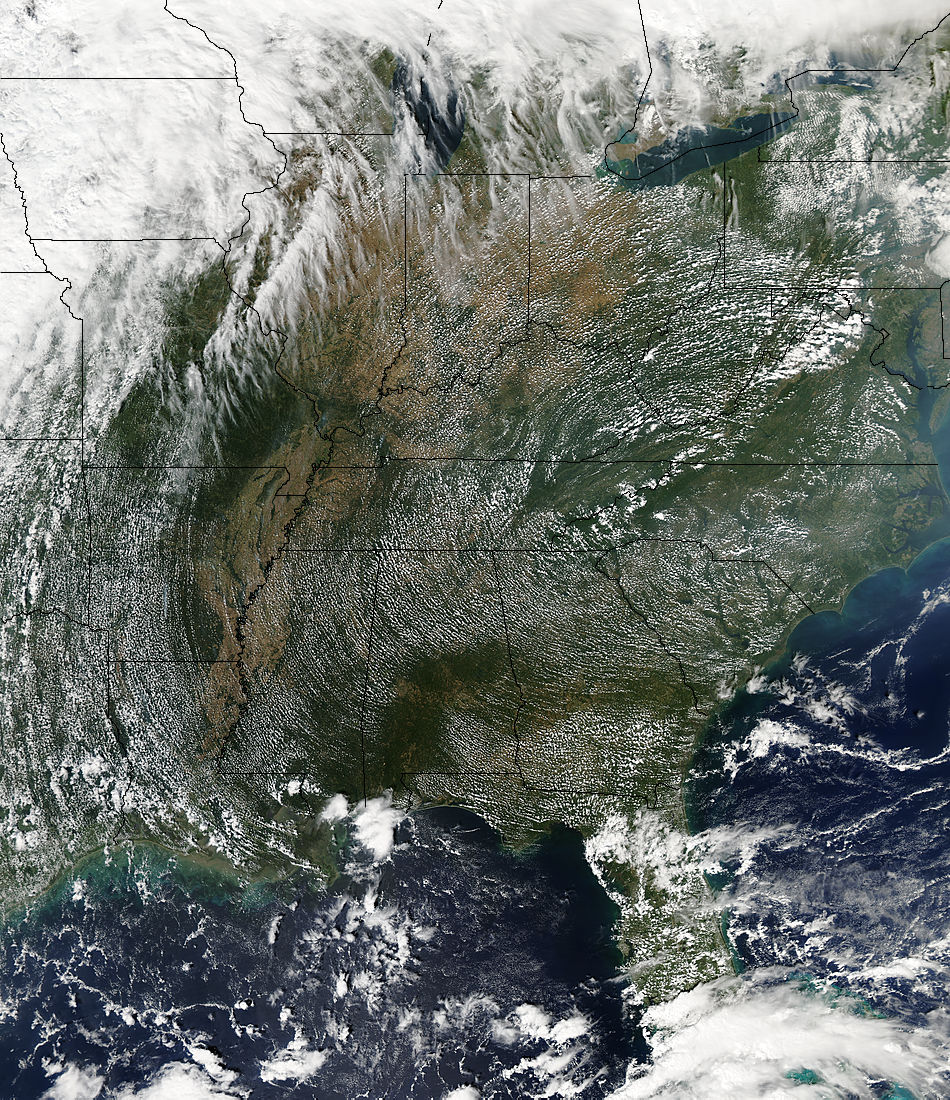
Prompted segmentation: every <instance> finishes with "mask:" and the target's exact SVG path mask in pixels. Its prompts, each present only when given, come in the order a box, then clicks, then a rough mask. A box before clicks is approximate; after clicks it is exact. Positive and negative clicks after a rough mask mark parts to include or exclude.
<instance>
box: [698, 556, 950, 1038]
mask: <svg viewBox="0 0 950 1100" xmlns="http://www.w3.org/2000/svg"><path fill="white" fill-rule="evenodd" d="M754 687H756V688H757V689H758V690H755V691H752V692H743V693H741V694H740V695H739V696H738V697H737V698H736V699H735V700H734V701H733V703H732V704H731V705H730V706H729V707H728V708H727V709H726V710H725V711H724V712H723V714H722V715H721V716H720V717H719V719H718V721H717V723H716V724H715V726H714V727H713V729H711V730H710V732H709V735H708V736H707V738H706V741H705V743H704V744H703V746H702V748H701V750H700V752H699V754H698V757H697V760H696V764H695V768H694V772H693V776H692V779H691V783H690V789H689V805H690V812H691V817H692V826H693V828H694V829H695V830H696V831H703V830H709V835H710V842H711V844H712V845H713V847H714V848H715V847H716V845H717V843H718V845H719V847H720V849H721V859H722V863H723V869H722V873H721V874H718V875H714V876H712V881H713V884H714V885H715V886H716V887H717V888H718V889H719V890H720V891H721V892H722V893H721V895H720V900H721V901H723V902H724V903H725V904H726V905H727V907H728V910H727V916H726V918H725V924H726V933H727V936H728V938H729V941H730V943H731V945H732V946H733V948H734V949H735V951H736V952H737V956H738V959H739V961H740V964H741V965H743V966H745V967H750V968H761V967H767V966H772V965H781V966H784V967H791V968H793V969H795V970H799V971H801V972H803V973H807V974H809V975H812V976H815V977H817V978H822V979H831V980H833V981H834V982H835V983H836V985H837V986H838V987H839V988H840V989H842V990H843V991H846V992H848V993H853V994H855V995H856V996H858V997H859V998H861V999H862V1003H865V1004H866V1005H868V1006H869V1008H870V1009H871V1010H874V1011H880V1012H882V1013H884V1014H886V1015H889V1016H897V1017H899V1018H901V1019H903V1020H905V1021H907V1022H908V1024H910V1025H914V1026H920V1025H923V1024H924V1023H925V1022H926V1020H927V1016H928V1013H931V1012H933V1011H934V1010H939V1009H940V1008H941V1007H942V1006H944V1005H946V1004H947V1003H948V1000H950V751H948V738H950V543H948V542H947V541H943V542H940V543H937V544H935V545H934V546H933V547H931V548H930V549H928V550H927V551H925V552H924V553H923V554H922V555H921V556H920V557H919V558H918V559H917V560H916V561H915V562H914V563H913V565H912V566H911V567H910V569H909V570H908V571H907V572H906V573H905V572H904V571H902V570H897V569H891V570H885V571H883V572H881V573H877V574H875V575H874V576H872V577H869V578H868V579H867V580H865V581H864V582H863V583H861V584H860V585H858V586H857V588H855V589H854V591H853V592H852V593H851V594H850V596H849V597H848V600H847V603H846V604H845V606H844V608H843V611H842V613H841V614H840V615H839V614H834V613H831V612H826V613H822V614H819V615H816V616H813V617H812V618H809V619H807V620H806V621H804V622H803V623H801V624H800V625H799V626H798V628H797V629H796V630H795V631H794V633H793V634H792V636H791V639H790V641H789V644H788V647H787V651H786V653H785V655H784V656H783V657H782V658H781V659H780V660H779V661H777V662H776V663H775V664H774V665H772V666H771V667H770V668H768V669H767V670H766V674H765V676H764V677H763V678H762V680H760V681H759V682H758V683H757V684H755V685H754Z"/></svg>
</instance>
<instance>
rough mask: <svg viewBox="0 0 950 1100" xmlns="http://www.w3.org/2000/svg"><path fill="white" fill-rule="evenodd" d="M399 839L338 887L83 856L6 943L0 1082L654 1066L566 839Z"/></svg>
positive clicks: (367, 1077)
mask: <svg viewBox="0 0 950 1100" xmlns="http://www.w3.org/2000/svg"><path fill="white" fill-rule="evenodd" d="M396 841H397V843H396V847H395V849H394V852H393V854H392V857H391V859H390V860H389V861H387V862H385V863H383V864H374V863H372V861H371V860H370V859H369V858H368V856H367V854H366V853H362V852H361V851H360V850H359V848H358V846H355V847H354V846H352V845H350V846H348V847H347V850H346V851H345V852H344V856H343V858H344V864H345V867H344V873H343V874H342V875H341V877H340V879H339V880H338V881H337V882H336V883H334V886H333V887H332V888H331V889H330V890H325V889H323V888H322V887H320V886H319V884H317V883H314V882H313V880H312V879H311V878H310V877H309V876H306V875H303V874H301V875H298V876H296V877H295V878H293V879H290V880H285V881H283V882H280V883H274V884H264V885H260V886H256V887H253V888H245V887H241V886H240V885H239V884H237V883H235V882H234V881H233V880H230V879H228V878H227V877H226V876H223V875H220V874H217V873H215V872H213V871H211V870H209V869H207V868H203V867H199V866H197V865H195V864H191V863H188V862H187V861H182V860H178V859H176V858H175V857H174V856H172V855H170V854H169V853H167V852H164V851H161V850H158V849H155V848H152V847H147V846H137V847H135V848H133V849H131V850H128V851H124V852H119V853H115V854H114V855H113V856H112V857H111V859H110V860H108V861H107V860H106V859H105V858H104V857H99V858H96V859H91V860H88V861H87V862H86V863H85V864H84V865H83V867H82V868H81V869H80V872H79V873H78V874H77V875H76V876H72V877H70V878H68V879H66V880H63V881H62V882H61V883H60V884H58V885H57V886H56V888H55V889H53V890H52V891H50V893H49V894H48V895H47V896H46V897H45V898H44V899H43V901H42V903H41V904H39V905H37V906H35V907H34V908H33V909H32V910H30V911H29V912H27V913H25V914H21V915H20V916H19V918H18V919H15V920H13V921H12V922H10V923H8V924H7V925H6V927H5V928H4V929H3V931H2V935H0V979H2V987H3V989H4V991H5V994H6V995H7V997H8V998H10V999H9V1001H8V1008H7V1010H6V1011H5V1012H4V1013H3V1014H0V1080H3V1079H6V1080H8V1081H11V1082H13V1086H12V1087H13V1092H12V1093H3V1091H2V1090H0V1095H15V1096H16V1097H17V1100H29V1098H31V1097H40V1096H42V1095H43V1094H44V1092H45V1091H46V1090H47V1089H48V1088H49V1087H50V1086H51V1084H52V1083H53V1082H54V1081H55V1080H58V1077H57V1074H64V1073H68V1072H71V1070H70V1068H69V1067H73V1069H75V1070H76V1071H77V1072H78V1071H79V1070H81V1071H82V1072H83V1073H86V1074H87V1075H90V1074H91V1075H93V1076H94V1077H96V1078H97V1079H98V1080H99V1086H98V1087H99V1088H100V1089H101V1092H99V1093H92V1095H102V1096H113V1095H119V1094H121V1095H122V1096H123V1097H125V1096H126V1095H127V1093H126V1092H125V1091H123V1090H131V1093H130V1094H133V1095H134V1094H135V1093H136V1090H139V1089H143V1088H145V1087H146V1086H148V1085H150V1084H153V1083H155V1082H160V1083H161V1082H164V1083H165V1084H167V1086H168V1087H169V1088H172V1087H173V1086H174V1087H179V1086H178V1085H177V1084H175V1081H177V1080H178V1079H177V1078H175V1079H174V1080H173V1079H171V1078H168V1080H166V1078H167V1075H168V1074H170V1073H178V1074H184V1075H185V1076H186V1077H187V1079H188V1080H190V1081H191V1082H192V1084H193V1086H194V1087H195V1088H197V1087H198V1084H195V1082H197V1083H201V1082H204V1083H205V1085H206V1086H208V1087H210V1085H208V1082H211V1084H214V1082H215V1081H217V1082H218V1084H219V1085H221V1084H222V1082H223V1084H224V1085H227V1087H228V1088H229V1089H232V1090H234V1091H233V1095H240V1096H249V1097H253V1098H266V1097H271V1096H274V1097H276V1096H285V1095H287V1092H288V1089H291V1090H292V1091H293V1095H294V1096H300V1097H319V1098H320V1100H331V1098H336V1097H339V1098H340V1100H344V1098H346V1100H350V1098H352V1097H355V1096H359V1095H370V1096H378V1097H392V1098H400V1097H410V1096H412V1097H430V1096H431V1097H441V1096H443V1095H445V1094H446V1093H447V1092H449V1091H451V1090H452V1089H453V1088H461V1087H463V1086H475V1085H477V1087H478V1088H479V1089H480V1091H481V1095H483V1096H485V1097H492V1096H497V1097H507V1096H511V1095H515V1094H518V1095H522V1094H523V1095H530V1094H531V1093H532V1092H533V1091H536V1090H538V1089H543V1088H544V1087H545V1080H546V1078H547V1077H550V1073H549V1072H548V1070H547V1069H545V1066H546V1065H548V1064H551V1065H553V1064H557V1065H558V1067H559V1068H558V1070H557V1076H558V1078H559V1079H561V1078H563V1080H564V1082H565V1083H566V1084H565V1087H566V1086H570V1087H571V1088H572V1089H574V1090H575V1093H576V1095H578V1096H583V1097H599V1096H604V1095H606V1093H607V1092H608V1091H609V1089H610V1087H611V1086H612V1085H614V1084H616V1083H617V1082H618V1081H619V1080H621V1079H622V1076H623V1073H624V1071H625V1069H626V1066H627V1065H628V1064H629V1063H630V1062H631V1061H637V1060H642V1059H644V1058H645V1056H646V1048H645V1045H644V1042H643V1038H642V1035H641V1034H640V1032H639V1030H638V1027H637V1023H636V1019H634V1018H631V1017H630V1016H629V1014H628V1013H627V1012H626V1011H625V1009H624V1007H623V1003H622V994H623V989H624V985H623V982H622V980H621V979H620V977H619V974H618V963H619V956H618V954H617V952H616V949H615V947H614V945H613V940H612V937H611V930H612V925H613V921H614V919H615V917H616V909H615V907H614V906H613V904H612V903H611V902H610V900H609V899H608V897H607V896H606V894H605V893H604V891H603V889H602V888H601V887H600V885H599V883H598V882H597V880H596V879H595V878H594V876H593V874H592V872H591V871H590V869H589V867H588V866H587V864H586V861H585V859H584V851H583V845H582V843H581V840H580V837H579V835H578V834H576V833H573V832H571V831H570V830H566V829H555V830H554V831H553V832H552V833H551V835H550V837H549V838H548V839H547V840H546V841H544V842H543V843H541V844H539V845H537V846H536V847H534V848H533V849H530V850H528V851H526V852H524V853H519V854H514V853H511V852H508V851H506V850H505V849H503V848H502V846H501V844H500V842H499V839H498V837H497V835H496V834H495V833H494V832H493V831H492V830H491V829H490V828H488V826H487V825H485V823H484V822H482V821H481V820H480V819H479V818H478V817H476V816H475V815H474V814H470V813H467V812H465V811H461V810H448V809H440V810H432V811H423V812H420V813H418V814H415V815H414V816H412V817H411V818H406V819H404V820H403V821H402V822H401V823H400V824H398V826H397V836H396ZM350 849H351V850H350ZM11 994H12V997H11ZM57 1067H58V1068H57ZM209 1073H210V1076H209ZM182 1079H183V1080H184V1079H185V1078H182ZM169 1081H171V1083H169ZM64 1087H65V1086H64ZM181 1087H182V1088H184V1086H181ZM222 1087H223V1086H222ZM512 1090H515V1091H514V1092H513V1091H512ZM195 1094H196V1095H198V1094H199V1093H197V1092H196V1093H195ZM162 1095H165V1094H164V1093H163V1094H162ZM200 1095H205V1093H200ZM228 1095H232V1093H231V1092H229V1093H228Z"/></svg>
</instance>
